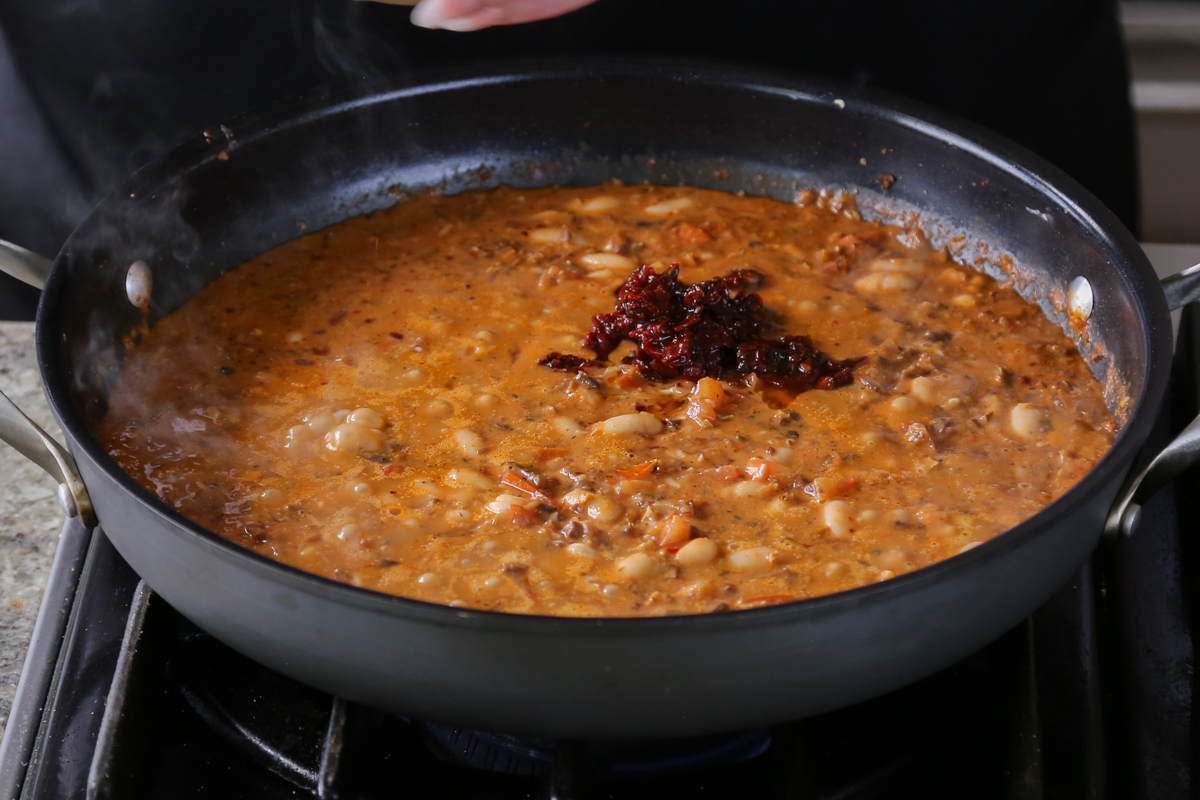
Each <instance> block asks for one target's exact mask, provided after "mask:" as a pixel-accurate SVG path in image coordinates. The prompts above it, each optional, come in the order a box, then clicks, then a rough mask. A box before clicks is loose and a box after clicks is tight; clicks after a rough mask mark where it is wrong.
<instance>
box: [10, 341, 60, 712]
mask: <svg viewBox="0 0 1200 800" xmlns="http://www.w3.org/2000/svg"><path fill="white" fill-rule="evenodd" d="M0 389H2V390H3V391H4V393H5V394H7V395H8V396H9V397H10V398H11V399H12V401H13V402H14V403H16V404H17V405H18V406H19V407H20V408H21V410H22V411H24V412H25V413H26V414H28V415H29V416H30V417H31V418H33V420H34V421H36V422H37V423H38V424H40V425H41V426H42V427H44V428H45V429H46V430H48V431H49V432H50V433H51V434H52V435H54V436H57V437H58V438H59V441H61V440H62V437H61V434H60V431H59V429H58V426H56V425H54V424H53V418H52V417H51V415H50V409H49V407H48V406H47V405H46V399H45V396H44V395H43V392H42V380H41V376H40V375H39V374H38V369H37V359H36V357H35V355H34V349H33V323H32V322H0ZM0 487H3V489H2V490H0V731H2V730H3V728H4V726H5V724H6V723H7V722H8V713H9V709H10V708H11V707H12V701H13V696H14V695H15V693H16V689H17V680H18V679H19V678H20V676H21V666H22V664H23V663H24V661H25V650H26V648H27V647H28V646H29V639H30V635H31V634H32V633H33V623H34V620H36V619H37V613H38V607H39V605H40V604H41V599H42V590H43V589H44V588H45V585H46V578H47V576H48V575H49V573H50V562H51V560H52V559H53V558H54V550H55V547H56V545H57V544H58V534H59V531H60V530H61V529H62V524H63V513H62V510H61V509H60V508H59V506H58V500H57V499H56V496H55V491H56V488H57V483H56V482H55V480H54V479H53V478H51V477H50V476H49V475H47V474H46V473H45V472H43V471H42V470H41V468H40V467H37V466H35V465H34V464H33V463H32V462H30V461H27V460H26V459H25V458H24V457H23V456H21V455H20V454H18V453H17V451H16V450H13V449H12V448H11V447H9V446H8V445H6V444H4V443H3V442H0Z"/></svg>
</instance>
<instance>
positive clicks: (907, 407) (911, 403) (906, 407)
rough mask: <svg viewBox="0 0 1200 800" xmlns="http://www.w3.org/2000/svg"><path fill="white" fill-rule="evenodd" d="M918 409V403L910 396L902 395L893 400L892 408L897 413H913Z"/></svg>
mask: <svg viewBox="0 0 1200 800" xmlns="http://www.w3.org/2000/svg"><path fill="white" fill-rule="evenodd" d="M916 407H917V401H916V400H913V399H912V398H911V397H909V396H908V395H903V394H902V395H900V396H899V397H897V398H896V399H894V400H892V408H894V409H896V410H897V411H912V410H913V409H914V408H916Z"/></svg>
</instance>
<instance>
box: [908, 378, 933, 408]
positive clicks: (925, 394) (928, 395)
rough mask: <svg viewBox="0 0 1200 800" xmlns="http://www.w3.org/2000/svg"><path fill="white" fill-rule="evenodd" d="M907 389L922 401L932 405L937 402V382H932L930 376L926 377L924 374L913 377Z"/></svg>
mask: <svg viewBox="0 0 1200 800" xmlns="http://www.w3.org/2000/svg"><path fill="white" fill-rule="evenodd" d="M909 391H910V392H911V393H912V396H913V397H915V398H917V399H918V400H920V401H921V402H922V403H929V404H930V405H933V404H934V403H936V402H937V384H936V383H934V382H933V379H932V378H926V377H925V376H924V375H922V376H921V377H918V378H913V379H912V386H911V387H909Z"/></svg>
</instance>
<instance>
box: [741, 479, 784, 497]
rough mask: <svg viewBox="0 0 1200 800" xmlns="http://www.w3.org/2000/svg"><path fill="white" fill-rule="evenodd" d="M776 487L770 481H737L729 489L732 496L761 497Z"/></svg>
mask: <svg viewBox="0 0 1200 800" xmlns="http://www.w3.org/2000/svg"><path fill="white" fill-rule="evenodd" d="M775 489H776V486H775V484H773V483H771V482H770V481H738V482H737V483H735V484H734V485H733V488H732V489H730V493H731V494H732V495H733V496H734V497H763V496H765V495H768V494H771V493H772V492H774V491H775Z"/></svg>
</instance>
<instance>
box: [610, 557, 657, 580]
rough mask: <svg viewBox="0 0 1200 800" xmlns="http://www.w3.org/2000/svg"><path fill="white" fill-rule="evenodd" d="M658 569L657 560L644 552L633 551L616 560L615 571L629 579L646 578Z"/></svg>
mask: <svg viewBox="0 0 1200 800" xmlns="http://www.w3.org/2000/svg"><path fill="white" fill-rule="evenodd" d="M657 569H658V562H657V561H655V560H654V559H653V558H651V557H650V556H648V555H646V554H645V553H634V554H633V555H631V556H626V557H625V558H622V559H621V560H620V561H618V562H617V572H619V573H621V576H622V577H625V578H628V579H630V580H637V579H638V578H648V577H650V576H651V575H653V574H654V572H655V571H656V570H657Z"/></svg>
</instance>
